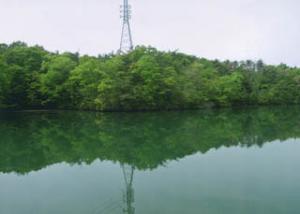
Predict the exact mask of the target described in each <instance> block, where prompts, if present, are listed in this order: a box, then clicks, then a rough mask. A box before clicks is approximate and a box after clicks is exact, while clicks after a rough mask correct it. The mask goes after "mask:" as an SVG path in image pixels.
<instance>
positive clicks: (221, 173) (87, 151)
mask: <svg viewBox="0 0 300 214" xmlns="http://www.w3.org/2000/svg"><path fill="white" fill-rule="evenodd" d="M299 138H300V108H299V107H289V108H287V107H286V108H283V107H280V108H279V107H277V108H256V109H253V108H251V109H238V110H237V109H236V110H222V111H221V110H219V111H191V112H164V113H105V114H102V113H89V112H22V113H20V112H19V113H1V114H0V213H1V214H110V213H114V214H121V213H128V214H133V213H135V214H182V213H184V214H200V213H204V214H217V213H218V214H219V213H220V214H244V213H245V214H254V213H255V214H260V213H261V214H276V213H282V214H288V213H291V214H295V213H299V212H300V139H299Z"/></svg>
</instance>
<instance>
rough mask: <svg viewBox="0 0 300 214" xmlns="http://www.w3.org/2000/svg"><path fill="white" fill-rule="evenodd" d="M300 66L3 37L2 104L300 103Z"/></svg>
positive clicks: (126, 107)
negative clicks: (78, 49)
mask: <svg viewBox="0 0 300 214" xmlns="http://www.w3.org/2000/svg"><path fill="white" fill-rule="evenodd" d="M299 89H300V69H299V68H295V67H288V66H287V65H284V64H281V65H278V66H272V65H265V64H264V63H263V62H262V61H261V60H259V61H257V62H253V61H250V60H247V61H242V62H230V61H224V62H221V61H218V60H207V59H203V58H197V57H195V56H190V55H186V54H182V53H177V52H164V51H158V50H157V49H155V48H152V47H143V46H140V47H137V48H135V49H134V50H133V51H132V52H130V53H128V54H124V55H114V54H110V55H104V56H98V57H93V56H79V54H77V53H75V54H74V53H62V54H60V53H51V52H48V51H46V50H44V49H43V48H42V47H40V46H33V47H29V46H28V45H26V44H25V43H22V42H15V43H12V44H10V45H6V44H0V109H82V110H100V111H136V110H170V109H197V108H202V107H205V106H234V105H270V104H299V103H300V90H299Z"/></svg>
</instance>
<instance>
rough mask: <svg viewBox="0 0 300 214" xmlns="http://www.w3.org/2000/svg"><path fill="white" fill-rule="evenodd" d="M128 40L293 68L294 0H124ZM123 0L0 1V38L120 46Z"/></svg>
mask: <svg viewBox="0 0 300 214" xmlns="http://www.w3.org/2000/svg"><path fill="white" fill-rule="evenodd" d="M129 1H130V4H131V5H132V8H133V17H132V20H131V22H132V23H131V25H132V31H133V40H134V44H135V45H140V44H144V45H151V46H154V47H157V48H159V49H162V50H176V49H178V50H179V51H181V52H185V53H189V54H194V55H197V56H201V57H206V58H210V59H216V58H217V59H221V60H222V59H230V60H242V59H247V58H249V59H254V60H255V59H259V58H261V59H263V60H264V61H265V62H267V63H272V64H278V63H281V62H284V63H287V64H289V65H297V66H300V54H299V52H300V12H299V11H300V1H299V0H181V1H180V0H129ZM121 2H122V0H0V42H1V43H3V42H4V43H10V42H12V41H16V40H21V41H24V42H27V43H29V44H30V45H32V44H39V45H42V46H44V47H45V48H46V49H48V50H51V51H56V50H58V51H72V52H75V51H79V52H80V53H82V54H93V55H97V54H99V53H107V52H111V51H116V50H117V49H118V47H119V42H120V34H121V20H120V17H119V5H120V4H121Z"/></svg>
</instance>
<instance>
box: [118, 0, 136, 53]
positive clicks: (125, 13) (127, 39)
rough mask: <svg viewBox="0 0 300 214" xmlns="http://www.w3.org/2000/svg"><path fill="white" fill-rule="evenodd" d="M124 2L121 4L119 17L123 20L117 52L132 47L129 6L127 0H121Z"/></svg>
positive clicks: (126, 50) (123, 51)
mask: <svg viewBox="0 0 300 214" xmlns="http://www.w3.org/2000/svg"><path fill="white" fill-rule="evenodd" d="M123 1H124V3H123V5H122V6H121V18H122V20H123V27H122V37H121V44H120V49H119V53H126V52H129V51H131V50H132V49H133V43H132V36H131V29H130V22H129V21H130V18H131V6H130V5H129V4H128V0H123Z"/></svg>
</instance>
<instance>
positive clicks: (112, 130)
mask: <svg viewBox="0 0 300 214" xmlns="http://www.w3.org/2000/svg"><path fill="white" fill-rule="evenodd" d="M299 113H300V110H299V109H298V107H289V108H287V107H286V108H280V107H276V108H258V109H245V110H222V111H191V112H165V113H163V112H161V113H135V114H127V113H107V114H102V113H89V112H79V113H78V112H59V113H54V112H52V113H51V112H48V113H45V112H44V113H43V112H40V113H5V114H0V133H1V138H0V171H1V172H4V173H6V172H17V173H27V172H30V171H33V170H39V169H41V168H43V167H46V166H48V165H51V164H54V163H60V162H67V163H71V164H74V163H87V164H90V163H92V162H93V161H94V160H96V159H100V160H111V161H114V162H120V163H121V164H129V165H131V166H133V167H135V168H137V169H141V170H143V169H154V168H156V167H158V166H159V165H162V164H164V163H165V162H166V161H168V160H174V159H178V158H182V157H184V156H186V155H190V154H193V153H196V152H202V153H206V152H207V151H209V150H210V149H213V148H215V149H217V148H219V147H222V146H226V147H229V146H243V147H249V146H253V145H257V146H262V145H263V144H264V143H265V142H270V141H273V140H277V139H278V140H285V139H288V138H296V137H300V129H299V128H300V123H299V121H300V114H299Z"/></svg>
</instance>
